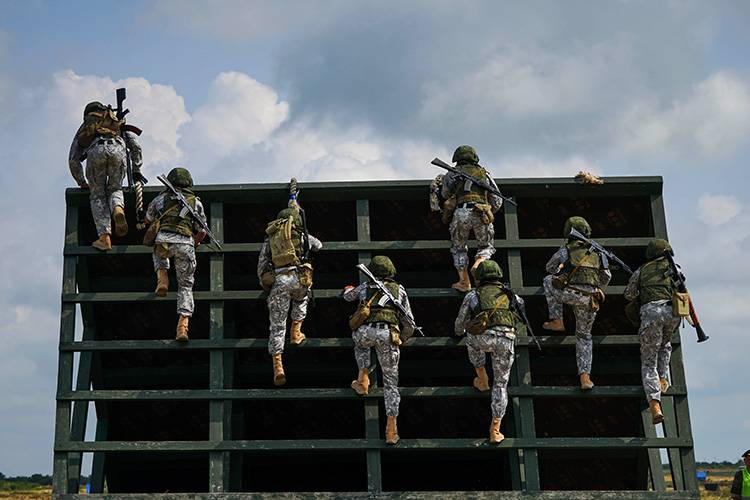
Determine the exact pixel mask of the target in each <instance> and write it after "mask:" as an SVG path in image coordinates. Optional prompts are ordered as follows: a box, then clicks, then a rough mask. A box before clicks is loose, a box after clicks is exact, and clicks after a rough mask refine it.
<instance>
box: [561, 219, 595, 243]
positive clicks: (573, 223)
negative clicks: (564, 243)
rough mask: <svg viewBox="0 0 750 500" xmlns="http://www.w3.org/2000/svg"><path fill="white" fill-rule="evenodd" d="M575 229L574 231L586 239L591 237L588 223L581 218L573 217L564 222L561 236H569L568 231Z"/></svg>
mask: <svg viewBox="0 0 750 500" xmlns="http://www.w3.org/2000/svg"><path fill="white" fill-rule="evenodd" d="M573 228H575V230H576V231H578V232H579V233H581V234H582V235H584V236H585V237H586V238H589V237H591V226H589V223H588V221H586V219H584V218H583V217H579V216H577V215H576V216H573V217H571V218H570V219H568V220H566V221H565V227H564V228H563V236H564V237H566V238H567V237H568V236H570V230H571V229H573Z"/></svg>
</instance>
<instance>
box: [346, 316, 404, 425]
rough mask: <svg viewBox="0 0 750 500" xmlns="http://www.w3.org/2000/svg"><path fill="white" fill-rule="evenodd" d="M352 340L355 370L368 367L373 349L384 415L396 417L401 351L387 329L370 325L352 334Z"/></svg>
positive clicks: (363, 326) (398, 399) (399, 398)
mask: <svg viewBox="0 0 750 500" xmlns="http://www.w3.org/2000/svg"><path fill="white" fill-rule="evenodd" d="M352 339H353V340H354V357H355V359H356V360H357V368H359V369H360V370H364V369H367V368H369V367H370V349H372V348H373V347H374V348H375V353H376V354H377V356H378V363H379V364H380V369H381V371H382V372H383V399H384V400H385V414H386V415H387V416H389V417H397V416H398V405H399V404H400V403H401V394H400V393H399V391H398V361H399V359H401V350H400V349H399V348H398V346H397V345H394V344H393V342H391V332H390V330H389V329H388V328H376V327H375V326H373V324H372V323H368V324H364V325H362V326H360V327H359V328H357V330H356V331H355V332H354V333H353V334H352Z"/></svg>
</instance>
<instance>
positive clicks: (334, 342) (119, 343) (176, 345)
mask: <svg viewBox="0 0 750 500" xmlns="http://www.w3.org/2000/svg"><path fill="white" fill-rule="evenodd" d="M537 340H539V343H540V344H541V345H542V346H550V347H554V346H574V345H575V343H576V337H575V335H550V336H537ZM675 340H676V342H675ZM675 340H673V342H672V343H673V344H674V343H679V338H676V339H675ZM593 341H594V344H595V345H600V346H611V347H617V346H635V345H639V344H640V340H639V339H638V336H637V335H597V336H594V337H593ZM535 345H536V344H534V342H533V341H532V340H531V338H529V337H523V336H519V337H517V338H516V347H528V346H535ZM353 346H354V343H353V342H352V340H351V339H349V338H322V339H316V338H310V337H308V338H307V340H306V341H305V342H303V343H302V344H300V345H299V346H295V348H294V349H295V350H297V349H302V350H308V349H337V348H351V347H353ZM404 346H405V347H423V348H431V347H435V348H447V347H458V348H464V347H465V346H466V341H465V339H464V338H458V337H412V338H410V339H409V340H407V341H406V342H404ZM209 349H227V350H233V349H260V350H265V349H268V340H267V339H264V338H262V339H251V338H247V339H223V340H209V339H195V340H191V341H190V342H176V341H174V340H88V341H78V342H65V343H62V344H60V351H61V352H68V351H74V352H78V351H140V350H149V351H164V350H175V351H182V350H188V351H191V350H192V351H195V350H197V351H203V350H209Z"/></svg>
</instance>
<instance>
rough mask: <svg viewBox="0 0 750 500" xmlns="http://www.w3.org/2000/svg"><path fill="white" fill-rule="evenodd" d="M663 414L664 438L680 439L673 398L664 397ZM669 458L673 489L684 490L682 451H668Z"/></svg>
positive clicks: (662, 401)
mask: <svg viewBox="0 0 750 500" xmlns="http://www.w3.org/2000/svg"><path fill="white" fill-rule="evenodd" d="M661 407H662V412H663V413H664V437H679V436H678V434H677V415H676V412H675V404H674V397H673V396H662V398H661ZM667 456H668V457H669V468H670V470H671V472H672V487H673V488H674V489H675V490H684V489H685V481H684V480H683V477H682V456H681V455H680V450H675V449H672V448H669V449H667Z"/></svg>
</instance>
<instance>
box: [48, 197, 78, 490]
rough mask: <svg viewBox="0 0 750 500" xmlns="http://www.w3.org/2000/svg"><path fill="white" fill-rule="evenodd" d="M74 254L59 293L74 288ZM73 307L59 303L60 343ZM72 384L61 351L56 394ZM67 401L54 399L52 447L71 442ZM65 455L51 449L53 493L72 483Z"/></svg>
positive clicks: (70, 239) (71, 223)
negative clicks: (52, 452)
mask: <svg viewBox="0 0 750 500" xmlns="http://www.w3.org/2000/svg"><path fill="white" fill-rule="evenodd" d="M77 240H78V210H77V209H76V208H74V207H68V208H67V209H66V211H65V243H66V244H72V243H74V242H77ZM76 265H77V258H76V257H64V258H63V273H62V274H63V275H62V292H63V293H74V292H75V291H76ZM75 324H76V307H75V304H72V303H67V304H65V303H64V304H62V307H61V311H60V342H61V343H62V342H72V341H73V340H74V338H75ZM72 386H73V353H72V352H61V353H60V355H59V358H58V367H57V394H58V395H59V394H61V393H63V392H67V391H70V390H71V389H72ZM70 425H71V403H70V401H69V400H63V399H57V401H56V403H55V437H54V442H55V446H58V445H64V444H65V443H67V442H70V441H71V436H70ZM68 459H69V456H68V455H67V454H66V453H60V452H58V451H57V450H55V454H54V457H53V470H52V488H53V491H54V492H55V493H70V492H71V491H69V488H70V487H71V486H73V484H71V482H70V479H71V478H70V477H69V469H68V462H69V460H68Z"/></svg>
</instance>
